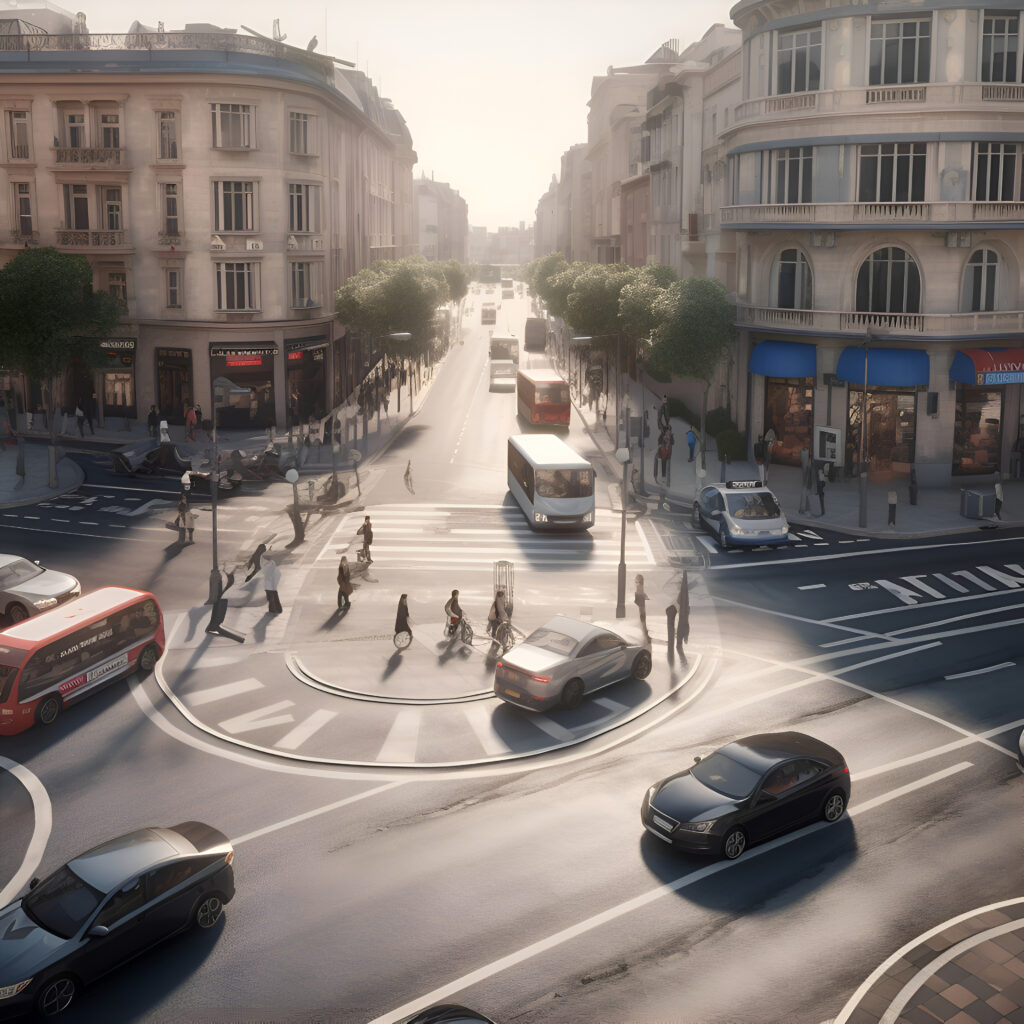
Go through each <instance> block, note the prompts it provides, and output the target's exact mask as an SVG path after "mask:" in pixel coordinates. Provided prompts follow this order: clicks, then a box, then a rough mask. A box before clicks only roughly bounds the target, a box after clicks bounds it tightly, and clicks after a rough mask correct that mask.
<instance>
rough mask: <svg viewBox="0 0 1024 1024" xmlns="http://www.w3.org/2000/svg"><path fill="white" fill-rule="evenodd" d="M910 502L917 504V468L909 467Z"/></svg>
mask: <svg viewBox="0 0 1024 1024" xmlns="http://www.w3.org/2000/svg"><path fill="white" fill-rule="evenodd" d="M910 504H911V505H916V504H917V470H916V469H915V468H914V467H913V466H911V467H910Z"/></svg>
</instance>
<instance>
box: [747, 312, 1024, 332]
mask: <svg viewBox="0 0 1024 1024" xmlns="http://www.w3.org/2000/svg"><path fill="white" fill-rule="evenodd" d="M736 325H737V326H738V327H748V328H760V329H765V328H768V329H774V330H781V331H790V332H794V331H798V332H800V333H805V334H825V335H842V334H850V335H860V336H862V335H863V334H864V333H865V332H866V331H868V330H870V331H871V333H872V334H873V335H878V336H879V337H884V336H885V335H887V334H892V335H900V336H907V335H910V336H916V337H921V338H929V337H933V338H970V337H972V336H974V335H999V336H1005V335H1013V334H1024V310H1019V309H1011V310H996V311H995V312H992V313H859V312H854V311H842V312H836V311H833V310H820V309H779V308H778V307H776V306H747V305H737V307H736Z"/></svg>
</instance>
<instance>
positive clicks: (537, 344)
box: [523, 316, 548, 352]
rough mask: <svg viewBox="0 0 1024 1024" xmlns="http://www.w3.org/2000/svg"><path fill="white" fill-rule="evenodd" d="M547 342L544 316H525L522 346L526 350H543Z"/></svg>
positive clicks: (546, 323) (546, 324)
mask: <svg viewBox="0 0 1024 1024" xmlns="http://www.w3.org/2000/svg"><path fill="white" fill-rule="evenodd" d="M547 343H548V322H547V320H545V319H544V317H540V316H531V317H527V318H526V331H525V333H524V336H523V348H524V349H525V350H526V351H527V352H543V351H544V349H545V347H546V346H547Z"/></svg>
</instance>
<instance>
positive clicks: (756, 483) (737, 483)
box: [725, 480, 764, 490]
mask: <svg viewBox="0 0 1024 1024" xmlns="http://www.w3.org/2000/svg"><path fill="white" fill-rule="evenodd" d="M725 486H726V487H731V488H732V489H733V490H740V489H744V490H746V489H750V488H753V487H764V484H763V483H761V481H760V480H729V481H728V482H727V483H726V485H725Z"/></svg>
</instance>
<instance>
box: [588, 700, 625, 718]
mask: <svg viewBox="0 0 1024 1024" xmlns="http://www.w3.org/2000/svg"><path fill="white" fill-rule="evenodd" d="M593 703H594V704H600V705H601V707H603V708H607V709H608V710H609V711H614V712H615V714H621V713H622V712H623V711H628V710H629V708H628V707H627V706H626V705H625V704H620V703H619V702H618V701H617V700H612V699H611V697H595V698H594V700H593Z"/></svg>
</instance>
